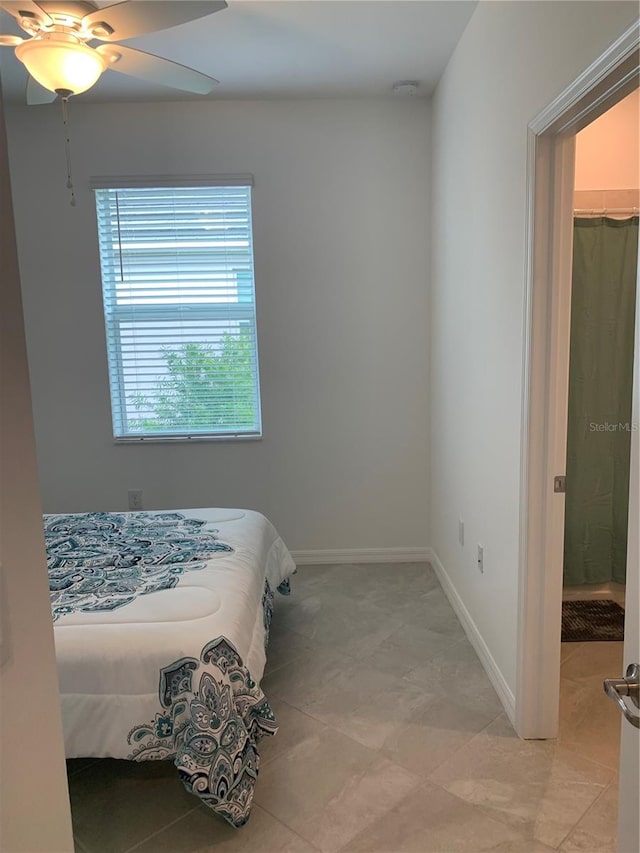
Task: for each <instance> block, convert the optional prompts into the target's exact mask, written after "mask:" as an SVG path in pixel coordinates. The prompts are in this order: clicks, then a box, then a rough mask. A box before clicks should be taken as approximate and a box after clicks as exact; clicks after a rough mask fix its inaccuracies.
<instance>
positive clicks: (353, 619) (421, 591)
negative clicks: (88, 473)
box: [69, 564, 621, 853]
mask: <svg viewBox="0 0 640 853" xmlns="http://www.w3.org/2000/svg"><path fill="white" fill-rule="evenodd" d="M293 586H294V593H293V595H292V596H291V597H290V598H288V599H284V598H281V597H279V596H277V599H278V600H277V604H276V612H275V615H274V621H273V624H272V631H271V644H270V654H269V662H268V666H267V673H266V675H265V678H264V680H263V688H264V691H265V693H266V695H267V696H268V697H269V699H270V700H271V703H272V705H273V708H274V710H275V712H276V715H277V717H278V720H279V723H280V732H279V733H278V735H277V736H276V737H275V738H270V739H267V740H263V741H262V744H261V755H262V765H261V770H260V778H259V780H258V784H257V787H256V794H255V800H254V803H255V805H254V809H253V813H252V817H251V820H250V821H249V823H248V824H247V825H246V826H245V827H243V828H242V829H241V830H233V829H231V828H230V827H229V826H227V825H226V824H225V823H224V822H223V821H222V820H220V819H219V818H217V817H216V816H215V815H213V814H211V813H210V812H208V810H207V809H205V808H204V807H203V806H201V805H199V804H198V802H197V800H196V799H195V798H194V797H192V796H191V795H189V794H187V793H186V792H185V791H184V790H183V788H182V785H181V784H180V782H179V781H178V779H177V776H176V773H175V770H174V768H173V766H172V765H171V763H169V762H150V763H148V764H141V765H136V764H133V763H129V762H126V761H114V760H109V759H103V760H97V761H95V760H94V761H90V760H88V761H84V760H76V761H72V762H69V783H70V790H71V800H72V812H73V822H74V832H75V837H76V845H77V850H78V851H80V853H125V851H134V850H135V851H140V853H162V852H163V851H167V853H178V851H184V853H187V851H189V853H195V851H200V853H204V851H212V852H213V851H215V853H247V851H251V852H252V853H271V851H273V853H276V851H278V853H280V851H282V853H313V852H314V851H316V853H317V851H322V853H338V851H343V853H356V851H361V852H362V853H364V851H367V853H405V851H406V853H409V851H415V853H435V851H441V853H458V851H460V853H462V851H467V853H481V851H489V850H491V851H502V852H503V853H507V851H512V853H543V851H546V853H549V851H550V850H560V851H563V853H575V851H582V852H583V853H585V852H586V851H588V853H606V851H609V853H613V851H614V850H615V817H616V815H615V812H616V788H615V780H616V767H617V751H618V748H619V747H618V734H619V729H620V719H619V716H618V712H617V710H616V708H615V706H614V705H613V703H612V702H610V700H607V699H606V698H605V696H604V694H603V693H602V687H601V682H602V678H603V677H605V676H606V675H616V674H617V673H618V672H619V671H620V668H621V649H620V648H619V644H616V643H589V644H581V643H574V644H568V645H567V646H566V647H563V664H562V705H561V726H560V735H559V738H558V740H557V741H521V740H519V739H518V738H517V737H516V735H515V734H514V732H513V730H512V728H511V726H510V725H509V723H508V721H507V719H506V716H505V714H504V713H503V712H502V708H501V705H500V703H499V701H498V698H497V696H496V695H495V693H494V691H493V688H492V687H491V685H490V683H489V680H488V679H487V677H486V675H485V673H484V670H483V669H482V667H481V665H480V662H479V661H478V658H477V657H476V655H475V653H474V651H473V649H472V648H471V646H470V644H469V643H468V641H467V639H466V637H465V635H464V632H463V631H462V629H461V627H460V625H459V623H458V622H457V620H456V617H455V615H454V613H453V611H452V610H451V607H450V606H449V604H448V602H447V600H446V598H445V596H444V594H443V592H442V590H441V588H440V586H439V585H438V582H437V580H436V578H435V576H434V574H433V572H432V571H431V569H430V568H429V567H428V566H425V565H415V564H411V565H382V564H380V565H368V566H331V567H328V566H316V567H311V566H308V567H303V568H301V569H300V571H299V572H298V575H297V576H296V577H295V579H294V585H293Z"/></svg>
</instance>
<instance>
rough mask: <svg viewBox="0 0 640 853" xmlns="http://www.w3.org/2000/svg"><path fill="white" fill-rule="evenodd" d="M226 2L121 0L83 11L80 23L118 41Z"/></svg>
mask: <svg viewBox="0 0 640 853" xmlns="http://www.w3.org/2000/svg"><path fill="white" fill-rule="evenodd" d="M16 5H17V4H16ZM226 6H227V4H226V2H225V0H195V2H191V0H181V1H180V3H167V2H166V0H145V2H144V3H142V2H131V0H124V2H122V3H116V4H115V5H114V6H105V7H103V8H102V9H98V10H97V11H96V12H91V13H90V14H89V15H85V17H84V18H83V19H82V24H83V26H84V27H85V28H86V29H87V30H89V31H91V32H92V33H93V36H94V38H97V39H100V41H121V40H122V39H130V38H134V37H135V36H141V35H144V34H145V33H153V32H157V31H158V30H168V29H170V28H171V27H177V26H178V24H186V23H187V22H188V21H195V20H197V19H198V18H203V17H205V15H212V14H213V13H214V12H219V11H220V10H221V9H225V8H226ZM105 24H106V26H104V25H105Z"/></svg>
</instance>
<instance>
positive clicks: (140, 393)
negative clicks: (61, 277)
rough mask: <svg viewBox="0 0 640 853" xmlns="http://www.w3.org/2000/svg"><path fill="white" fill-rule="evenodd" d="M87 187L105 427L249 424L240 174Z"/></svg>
mask: <svg viewBox="0 0 640 853" xmlns="http://www.w3.org/2000/svg"><path fill="white" fill-rule="evenodd" d="M95 197H96V210H97V218H98V235H99V245H100V265H101V271H102V288H103V297H104V314H105V328H106V338H107V356H108V362H109V381H110V389H111V405H112V414H113V430H114V436H115V437H116V439H145V438H146V439H149V438H151V439H153V438H156V439H159V438H183V439H188V438H198V437H225V436H227V437H229V436H237V437H240V436H258V435H260V432H261V423H260V392H259V380H258V347H257V335H256V311H255V286H254V272H253V238H252V226H251V186H249V185H246V184H245V185H229V184H225V185H209V186H207V185H204V184H203V183H202V182H199V183H198V184H197V185H195V186H185V185H178V186H165V185H162V186H130V187H121V186H116V187H114V186H111V187H98V188H95Z"/></svg>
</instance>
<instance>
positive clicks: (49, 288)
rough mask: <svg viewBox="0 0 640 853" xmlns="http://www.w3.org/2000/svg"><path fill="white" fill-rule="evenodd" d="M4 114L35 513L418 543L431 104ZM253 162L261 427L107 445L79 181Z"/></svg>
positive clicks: (421, 536) (318, 543)
mask: <svg viewBox="0 0 640 853" xmlns="http://www.w3.org/2000/svg"><path fill="white" fill-rule="evenodd" d="M70 112H71V128H72V148H73V162H74V172H75V178H76V186H77V194H78V207H77V208H70V207H69V204H68V198H67V193H66V190H65V171H64V157H63V151H62V147H61V145H62V127H61V119H60V113H59V108H58V106H57V105H52V106H51V107H39V108H31V109H26V108H16V109H14V110H13V111H12V112H11V114H10V120H9V121H8V126H9V142H10V154H11V168H12V177H13V180H14V184H15V195H16V223H17V231H18V246H19V253H20V268H21V274H22V284H23V292H24V304H25V321H26V328H27V343H28V352H29V364H30V370H31V378H32V385H33V399H34V413H35V422H36V438H37V446H38V459H39V466H40V476H41V485H42V494H43V500H44V505H45V509H46V510H48V511H73V510H94V509H107V508H119V509H122V508H125V507H126V497H127V489H129V488H142V489H144V492H145V505H146V506H147V507H148V508H163V507H188V506H216V505H222V506H244V507H248V508H252V509H257V510H260V511H262V512H264V513H265V514H266V515H267V516H269V517H270V518H271V519H272V521H273V522H274V523H275V525H276V527H277V528H278V530H279V532H280V533H281V535H282V536H283V537H284V539H285V541H286V542H287V544H288V545H289V547H290V548H293V549H326V548H329V549H331V548H336V549H342V548H379V547H394V546H395V547H420V546H422V547H424V546H426V545H427V544H428V542H427V531H426V507H427V449H428V447H427V446H428V441H427V428H428V424H427V420H428V412H427V394H428V389H427V331H426V330H427V320H428V318H427V270H428V247H427V240H426V238H425V235H426V234H427V233H428V231H429V221H428V220H429V209H430V205H429V186H428V174H429V104H428V102H427V101H424V100H410V101H392V100H385V99H381V100H375V99H369V100H365V99H361V100H354V101H348V100H347V101H345V100H342V101H333V100H314V101H291V100H290V101H265V102H248V101H246V102H203V103H197V102H188V103H169V104H158V103H156V104H124V105H107V104H103V105H98V106H89V105H86V106H84V105H83V104H82V102H81V100H78V101H72V103H71V106H70ZM207 172H210V173H225V172H227V173H229V172H236V173H237V172H251V173H253V174H254V176H255V189H254V229H255V266H256V293H257V303H258V336H259V347H260V367H261V380H262V403H263V427H264V438H263V440H262V441H260V442H244V443H237V442H236V443H206V444H198V445H185V444H179V445H166V444H164V445H147V446H139V445H135V446H126V447H123V446H114V444H113V442H112V438H111V418H110V410H109V397H108V379H107V369H106V354H105V341H104V328H103V317H102V308H101V292H100V277H99V264H98V254H97V239H96V224H95V215H94V208H93V199H92V196H91V193H90V191H89V189H88V180H89V177H90V176H91V175H108V174H114V175H118V174H120V175H122V174H126V175H134V174H156V175H163V174H179V173H192V174H193V173H207Z"/></svg>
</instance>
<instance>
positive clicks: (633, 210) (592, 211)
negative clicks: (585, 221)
mask: <svg viewBox="0 0 640 853" xmlns="http://www.w3.org/2000/svg"><path fill="white" fill-rule="evenodd" d="M609 213H612V214H613V215H614V216H619V215H620V214H623V213H626V214H629V215H630V216H638V214H639V213H640V207H603V208H597V207H585V208H576V209H574V211H573V214H574V216H607V214H609Z"/></svg>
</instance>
